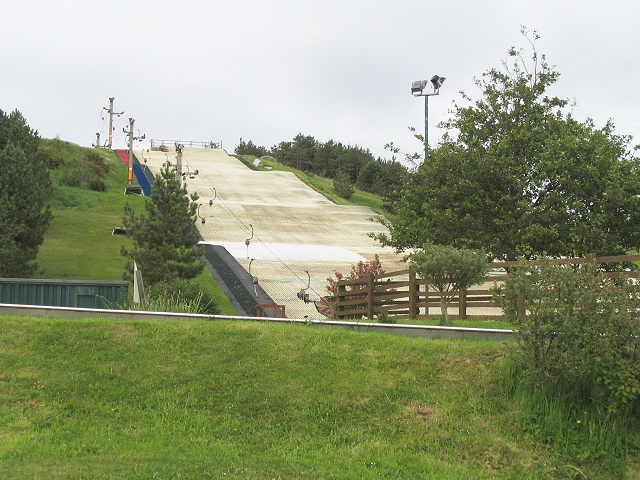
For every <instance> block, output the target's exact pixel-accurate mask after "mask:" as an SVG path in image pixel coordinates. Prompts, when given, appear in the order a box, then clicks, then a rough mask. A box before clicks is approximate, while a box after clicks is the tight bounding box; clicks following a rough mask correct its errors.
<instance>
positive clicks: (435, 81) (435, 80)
mask: <svg viewBox="0 0 640 480" xmlns="http://www.w3.org/2000/svg"><path fill="white" fill-rule="evenodd" d="M445 80H446V79H445V78H444V77H439V76H438V75H434V76H433V77H431V85H433V89H434V90H435V91H436V92H437V91H438V90H440V87H441V86H442V84H443V83H444V81H445Z"/></svg>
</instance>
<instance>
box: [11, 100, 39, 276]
mask: <svg viewBox="0 0 640 480" xmlns="http://www.w3.org/2000/svg"><path fill="white" fill-rule="evenodd" d="M39 143H40V137H39V136H38V132H37V131H35V130H32V129H31V128H30V127H29V126H28V125H27V122H26V120H25V119H24V117H23V116H22V114H21V113H20V112H19V111H17V110H15V111H13V112H12V113H10V114H5V113H4V112H3V111H2V110H0V206H1V208H0V277H16V278H18V277H30V276H31V275H33V274H34V273H35V272H36V271H37V269H38V265H37V264H36V263H35V262H34V260H35V258H36V256H37V254H38V249H39V248H40V245H42V242H43V241H44V234H45V232H46V231H47V228H49V223H50V222H51V209H50V207H49V200H50V198H51V190H52V183H51V177H50V176H49V170H48V168H47V166H46V164H45V163H44V161H43V160H42V155H41V153H40V152H39V150H38V147H39Z"/></svg>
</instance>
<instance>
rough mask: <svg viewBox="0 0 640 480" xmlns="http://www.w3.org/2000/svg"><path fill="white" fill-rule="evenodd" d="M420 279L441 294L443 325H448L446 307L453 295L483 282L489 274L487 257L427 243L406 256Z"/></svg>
mask: <svg viewBox="0 0 640 480" xmlns="http://www.w3.org/2000/svg"><path fill="white" fill-rule="evenodd" d="M407 260H408V262H409V264H410V265H411V266H412V267H413V268H414V269H415V271H416V273H417V274H418V276H419V277H420V278H421V279H423V280H425V281H427V282H428V284H429V286H431V287H432V288H434V289H435V290H437V291H438V292H439V293H440V308H441V311H442V319H443V323H444V325H449V315H448V312H447V309H448V308H447V307H448V306H449V304H450V303H451V300H452V299H453V295H454V294H455V293H456V292H458V291H460V290H467V289H468V288H469V287H471V286H472V285H475V284H477V283H480V282H481V281H482V279H483V278H484V277H485V275H486V274H487V270H488V269H487V257H486V255H485V254H483V253H478V252H474V251H472V250H466V249H457V248H454V247H450V246H443V245H433V244H425V245H423V246H422V249H420V250H418V251H416V252H414V253H412V254H410V255H408V256H407Z"/></svg>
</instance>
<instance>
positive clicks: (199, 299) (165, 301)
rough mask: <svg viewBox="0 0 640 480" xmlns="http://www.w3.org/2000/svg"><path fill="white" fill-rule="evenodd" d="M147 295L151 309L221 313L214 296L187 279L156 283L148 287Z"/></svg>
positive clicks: (210, 313)
mask: <svg viewBox="0 0 640 480" xmlns="http://www.w3.org/2000/svg"><path fill="white" fill-rule="evenodd" d="M146 295H147V302H148V304H149V310H154V311H164V312H180V313H202V314H207V315H216V314H218V313H219V310H218V306H217V305H216V303H215V300H214V298H213V296H212V295H211V294H210V293H209V292H208V291H206V290H202V289H201V288H200V286H198V285H197V284H195V283H192V282H189V281H187V280H182V279H175V280H169V281H165V282H159V283H156V284H154V285H152V286H150V287H149V288H147V291H146Z"/></svg>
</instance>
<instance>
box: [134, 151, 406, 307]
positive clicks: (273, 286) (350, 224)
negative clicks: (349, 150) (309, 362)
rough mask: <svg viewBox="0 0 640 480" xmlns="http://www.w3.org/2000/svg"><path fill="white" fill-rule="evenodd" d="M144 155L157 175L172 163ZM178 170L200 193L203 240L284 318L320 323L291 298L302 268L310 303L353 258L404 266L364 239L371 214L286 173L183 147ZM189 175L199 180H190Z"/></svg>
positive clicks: (377, 227)
mask: <svg viewBox="0 0 640 480" xmlns="http://www.w3.org/2000/svg"><path fill="white" fill-rule="evenodd" d="M144 158H146V159H147V166H148V168H150V169H151V170H152V172H153V173H154V174H157V173H158V171H159V170H160V168H161V166H162V164H163V163H164V162H166V161H170V162H171V163H172V164H173V165H175V162H176V153H175V152H174V151H171V152H169V153H163V152H157V151H150V152H146V151H145V152H144ZM182 170H183V172H187V175H186V176H185V181H186V183H187V189H188V190H189V192H197V193H198V195H199V196H200V199H199V200H198V202H199V203H200V204H201V206H200V209H199V213H200V216H201V217H204V218H205V224H204V225H202V224H201V223H198V227H199V229H200V232H201V234H202V238H203V239H204V241H205V242H207V243H211V244H214V245H222V246H224V247H225V248H226V249H227V250H228V251H229V252H230V253H231V255H233V257H234V258H235V259H236V260H237V261H238V262H239V263H240V264H241V265H242V266H243V267H244V268H245V269H246V270H247V271H249V269H250V273H251V275H252V276H255V277H257V278H258V282H259V285H260V286H261V287H262V288H263V289H264V290H265V291H266V292H267V294H268V295H269V296H270V297H271V299H273V300H274V301H275V302H276V303H278V304H281V305H285V308H286V315H287V316H288V317H291V318H303V317H305V316H308V318H310V319H321V318H323V316H322V315H321V314H319V313H318V312H317V311H316V308H315V306H314V305H313V304H305V303H304V302H302V301H301V300H299V299H298V297H297V293H298V292H299V291H300V290H301V289H302V288H306V287H307V284H308V276H307V273H306V272H307V271H308V272H309V277H310V280H311V281H310V288H309V289H308V290H307V292H308V293H309V295H310V298H311V300H317V299H319V297H320V296H322V295H326V284H327V277H331V276H333V274H334V272H335V271H336V270H337V271H341V272H343V273H348V272H349V271H350V269H351V265H354V264H356V263H358V261H361V260H362V261H368V260H370V259H373V258H374V256H375V255H378V256H379V257H380V259H381V261H382V265H383V267H384V268H385V269H386V270H387V271H394V270H401V269H403V268H406V266H405V265H404V264H403V263H402V262H401V258H400V256H398V255H396V254H395V253H394V252H393V251H392V250H391V249H388V248H382V247H380V246H379V245H378V244H377V242H375V241H374V240H373V239H371V238H370V237H369V235H368V234H369V233H370V232H375V233H379V232H382V231H385V228H384V227H383V226H382V225H381V224H379V223H378V222H373V221H371V218H372V217H374V216H375V212H373V211H372V210H371V209H369V208H366V207H352V206H344V205H336V204H334V203H333V202H331V201H330V200H328V199H327V198H326V197H324V196H323V195H321V194H320V193H318V192H316V191H314V190H313V189H311V188H310V187H308V186H307V185H306V184H305V183H304V182H302V181H301V180H300V179H298V178H297V177H296V176H295V175H294V174H292V173H288V172H278V171H255V170H252V169H250V168H248V167H247V166H246V165H244V164H243V163H242V162H241V161H240V160H238V159H237V158H235V157H232V156H230V155H228V154H227V153H226V152H225V151H224V150H218V149H208V148H186V149H185V150H184V152H183V156H182ZM196 170H197V171H198V175H189V172H191V173H194V172H195V171H196ZM209 200H213V204H212V205H211V206H210V205H209ZM247 240H248V243H249V245H247ZM258 303H262V299H258ZM252 313H253V312H252Z"/></svg>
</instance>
